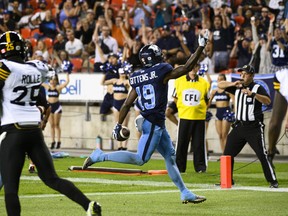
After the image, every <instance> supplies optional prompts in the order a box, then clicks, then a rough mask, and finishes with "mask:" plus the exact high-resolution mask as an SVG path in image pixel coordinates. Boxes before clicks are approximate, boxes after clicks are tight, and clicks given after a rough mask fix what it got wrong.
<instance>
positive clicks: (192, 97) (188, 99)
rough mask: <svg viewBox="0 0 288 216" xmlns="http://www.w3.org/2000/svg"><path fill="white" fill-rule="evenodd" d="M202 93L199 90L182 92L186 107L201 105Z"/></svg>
mask: <svg viewBox="0 0 288 216" xmlns="http://www.w3.org/2000/svg"><path fill="white" fill-rule="evenodd" d="M200 99H201V92H200V91H198V90H197V89H187V90H185V91H183V92H182V103H183V104H184V105H186V106H197V105H198V104H200Z"/></svg>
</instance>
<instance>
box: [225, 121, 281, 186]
mask: <svg viewBox="0 0 288 216" xmlns="http://www.w3.org/2000/svg"><path fill="white" fill-rule="evenodd" d="M246 143H248V144H249V145H250V146H251V148H252V149H253V151H254V152H255V153H256V155H257V157H258V159H259V160H260V162H261V165H262V169H263V172H264V175H265V178H266V180H267V181H268V182H270V183H271V182H274V181H276V175H275V172H274V169H273V167H272V166H271V164H270V162H269V160H268V158H267V151H266V146H265V137H264V124H263V123H261V122H256V123H251V125H242V124H241V123H238V124H236V125H235V127H234V128H233V129H232V131H231V132H230V133H229V134H228V137H227V143H226V146H225V150H224V155H230V156H231V157H232V174H233V164H234V157H236V156H237V155H238V154H239V153H240V151H241V150H242V149H243V147H244V146H245V144H246ZM232 178H233V177H232Z"/></svg>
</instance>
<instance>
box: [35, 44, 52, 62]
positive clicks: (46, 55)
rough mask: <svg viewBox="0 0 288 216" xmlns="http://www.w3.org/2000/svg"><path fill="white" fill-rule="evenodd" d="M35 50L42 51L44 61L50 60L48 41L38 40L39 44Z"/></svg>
mask: <svg viewBox="0 0 288 216" xmlns="http://www.w3.org/2000/svg"><path fill="white" fill-rule="evenodd" d="M35 50H39V51H41V52H42V55H43V60H44V61H46V62H49V61H50V55H49V52H48V50H47V46H46V43H45V42H44V41H43V40H39V41H37V45H36V47H35Z"/></svg>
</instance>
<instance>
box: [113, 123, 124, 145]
mask: <svg viewBox="0 0 288 216" xmlns="http://www.w3.org/2000/svg"><path fill="white" fill-rule="evenodd" d="M121 129H122V125H121V124H119V123H117V124H116V125H115V127H114V129H113V131H112V137H113V138H114V139H116V140H118V141H119V139H121V135H120V131H121Z"/></svg>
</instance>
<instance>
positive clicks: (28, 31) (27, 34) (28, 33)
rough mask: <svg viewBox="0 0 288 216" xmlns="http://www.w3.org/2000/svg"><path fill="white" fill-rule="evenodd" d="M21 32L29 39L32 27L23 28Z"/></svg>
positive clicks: (23, 36)
mask: <svg viewBox="0 0 288 216" xmlns="http://www.w3.org/2000/svg"><path fill="white" fill-rule="evenodd" d="M20 34H21V36H22V38H24V39H28V38H30V35H31V29H30V28H21V29H20Z"/></svg>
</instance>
